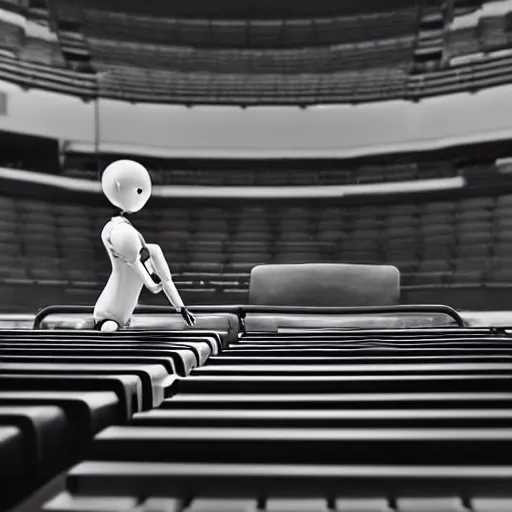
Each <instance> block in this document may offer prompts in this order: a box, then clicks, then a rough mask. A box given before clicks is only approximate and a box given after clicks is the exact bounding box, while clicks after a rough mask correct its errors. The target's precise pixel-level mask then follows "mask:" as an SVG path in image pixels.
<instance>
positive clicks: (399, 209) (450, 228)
mask: <svg viewBox="0 0 512 512" xmlns="http://www.w3.org/2000/svg"><path fill="white" fill-rule="evenodd" d="M111 214H112V212H111V210H109V209H108V208H100V207H93V206H85V205H78V204H77V205H70V204H61V203H56V204H52V203H50V202H48V201H35V200H22V199H14V198H7V197H3V198H2V199H1V200H0V226H1V231H0V278H3V279H11V280H12V279H18V280H19V279H21V280H43V281H63V282H88V283H93V284H95V286H96V287H97V288H98V287H99V286H101V284H102V283H104V282H105V280H106V279H107V277H108V275H109V272H110V263H109V261H108V258H107V256H106V253H105V250H104V248H103V247H102V245H101V242H100V233H101V229H102V228H103V226H104V224H105V223H106V222H107V221H108V219H109V218H110V216H111ZM132 221H133V222H134V224H135V226H137V227H138V228H139V229H140V230H141V232H142V233H143V234H144V236H145V237H146V239H147V240H148V241H151V242H155V243H158V244H160V245H161V247H162V249H163V250H164V252H165V254H166V256H167V258H168V260H169V262H170V266H171V270H172V271H173V272H174V273H175V274H176V275H178V276H179V275H180V274H182V275H186V273H191V272H192V273H195V274H199V275H196V276H195V277H192V276H190V274H189V275H188V277H186V278H183V279H182V277H177V280H178V281H179V282H180V283H182V284H180V286H182V285H183V286H185V287H187V288H195V287H199V288H204V287H207V288H208V287H209V288H211V287H212V286H213V287H215V288H221V289H223V288H229V287H237V288H239V287H242V288H244V287H245V288H246V284H247V279H246V277H245V278H244V277H243V276H244V275H245V276H247V275H248V273H249V272H250V270H251V269H252V268H253V267H254V266H255V265H258V264H261V263H271V262H276V263H299V262H322V261H323V262H329V261H335V262H336V261H338V262H339V261H345V262H353V263H389V264H393V265H396V266H398V268H399V269H400V270H401V271H402V272H403V274H404V280H403V284H405V285H408V284H418V285H419V284H433V283H470V284H476V283H484V282H494V283H499V282H503V283H506V282H508V283H510V282H511V281H512V273H511V271H510V269H511V268H512V262H511V258H512V196H511V195H501V196H497V197H490V196H489V197H470V198H465V199H460V200H452V201H427V202H415V203H405V204H391V205H389V204H380V205H365V206H353V205H352V206H350V205H346V206H338V207H322V208H321V207H318V206H309V207H307V206H302V207H297V206H288V207H287V206H285V205H282V204H281V205H279V206H277V205H275V204H272V203H268V204H266V205H261V206H249V205H247V206H245V207H239V208H237V209H233V208H231V207H230V206H229V205H226V204H225V203H224V204H223V205H219V206H218V207H217V208H214V207H201V206H198V205H195V204H194V205H191V206H190V207H185V206H183V207H171V208H161V207H152V208H147V209H145V210H144V211H143V212H140V213H139V214H137V215H136V216H134V218H133V219H132ZM205 273H206V274H210V276H206V277H205V276H202V274H205ZM233 274H237V275H241V276H242V277H238V278H234V277H233ZM222 275H227V276H228V277H226V278H221V277H220V276H222ZM233 282H236V283H238V284H233ZM211 283H216V284H214V285H212V284H211Z"/></svg>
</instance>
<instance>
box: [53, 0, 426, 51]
mask: <svg viewBox="0 0 512 512" xmlns="http://www.w3.org/2000/svg"><path fill="white" fill-rule="evenodd" d="M57 3H58V2H57ZM62 7H63V8H65V7H64V6H62ZM57 8H59V9H60V5H59V6H58V7H57ZM83 19H84V32H85V34H86V35H87V36H88V37H91V38H100V39H114V40H116V41H130V42H134V41H138V42H145V43H153V44H169V45H181V46H184V47H186V46H192V47H196V48H200V47H207V48H245V47H250V48H283V47H295V48H297V47H312V46H324V45H334V44H342V43H355V42H358V41H368V40H374V39H391V38H396V37H401V36H408V35H411V34H413V33H414V32H415V30H416V24H417V13H416V10H415V9H412V8H408V7H405V8H403V9H397V10H394V11H389V12H375V13H368V14H360V15H358V16H348V15H347V16H338V17H324V18H309V19H300V18H299V19H296V18H293V19H286V20H283V19H275V20H272V19H270V20H265V19H243V20H237V19H229V20H224V19H218V18H215V19H200V18H193V19H191V18H161V17H152V16H147V15H146V16H144V15H133V14H131V15H130V14H127V13H125V12H111V11H97V10H94V9H86V10H85V11H84V12H83Z"/></svg>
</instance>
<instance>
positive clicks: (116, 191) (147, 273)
mask: <svg viewBox="0 0 512 512" xmlns="http://www.w3.org/2000/svg"><path fill="white" fill-rule="evenodd" d="M101 186H102V188H103V193H104V194H105V196H106V197H107V199H108V200H109V201H110V202H111V203H112V204H113V205H114V206H115V207H116V208H118V209H119V214H118V215H117V216H115V217H112V219H110V221H109V222H107V224H106V225H105V227H104V228H103V231H102V233H101V240H102V242H103V245H104V246H105V249H106V250H107V253H108V256H109V258H110V261H111V263H112V273H111V275H110V278H109V280H108V282H107V284H106V286H105V288H104V290H103V292H102V293H101V295H100V296H99V298H98V300H97V302H96V305H95V307H94V324H95V328H96V329H98V330H101V331H102V332H114V331H117V330H118V329H120V328H125V327H128V326H129V324H130V320H131V317H132V314H133V311H134V309H135V306H137V303H138V301H139V297H140V293H141V291H142V288H143V286H145V287H146V288H147V289H148V290H149V291H150V292H152V293H154V294H157V293H160V292H161V291H163V292H164V293H165V295H166V296H167V298H168V299H169V302H170V303H171V304H172V305H173V306H174V307H175V308H176V311H177V312H178V313H180V314H181V316H182V317H183V319H184V320H185V322H186V323H187V324H188V325H189V326H193V325H194V324H195V318H194V316H193V315H192V313H190V312H189V311H188V310H187V308H186V307H185V305H184V304H183V301H182V300H181V297H180V295H179V293H178V290H177V289H176V286H175V285H174V283H173V280H172V277H171V272H170V270H169V266H168V265H167V262H166V260H165V257H164V254H163V252H162V249H161V248H160V246H159V245H156V244H147V243H146V242H145V241H144V238H143V237H142V235H141V234H140V233H139V232H138V231H137V229H135V227H134V226H133V225H132V224H131V223H130V221H129V220H128V219H127V218H126V215H128V214H130V213H136V212H138V211H140V210H142V208H143V207H144V205H145V204H146V202H147V201H148V199H149V198H150V196H151V178H150V176H149V173H148V171H147V170H146V168H145V167H143V166H142V165H141V164H139V163H137V162H134V161H132V160H118V161H117V162H114V163H112V164H110V165H109V166H108V167H107V168H106V169H105V171H104V172H103V175H102V178H101Z"/></svg>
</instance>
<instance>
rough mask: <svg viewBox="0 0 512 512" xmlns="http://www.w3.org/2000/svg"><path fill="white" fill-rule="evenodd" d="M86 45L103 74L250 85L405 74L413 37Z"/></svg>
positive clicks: (103, 41)
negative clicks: (302, 44)
mask: <svg viewBox="0 0 512 512" xmlns="http://www.w3.org/2000/svg"><path fill="white" fill-rule="evenodd" d="M89 44H90V51H91V54H92V56H93V58H94V59H95V62H98V64H102V66H103V67H104V69H105V71H106V70H108V66H110V65H113V66H130V67H131V66H134V67H139V68H143V69H155V70H156V69H164V70H165V69H168V70H172V71H179V72H182V73H195V72H197V73H205V74H208V75H210V74H211V75H214V76H213V77H212V78H213V79H214V80H215V75H217V74H220V75H222V74H224V73H228V74H233V75H238V74H241V75H245V76H247V77H248V78H247V79H248V80H250V79H251V78H250V77H251V75H252V74H283V75H286V74H293V73H294V74H301V73H309V74H315V73H337V72H342V71H351V70H359V69H367V68H379V67H380V68H387V67H389V68H399V69H404V70H407V69H409V68H410V66H411V55H412V47H413V44H414V37H412V36H406V37H403V38H401V39H387V40H379V41H375V42H372V41H370V42H364V43H355V44H352V45H332V46H328V47H311V48H300V49H295V48H293V49H280V50H270V49H265V50H262V49H257V50H254V49H229V50H225V49H220V50H219V49H215V50H213V49H204V50H203V49H200V48H189V47H180V46H168V45H151V44H143V43H136V42H130V43H128V42H124V41H115V40H113V39H96V38H89ZM105 66H107V67H105ZM184 78H185V79H187V76H186V75H185V76H184ZM190 78H192V77H190Z"/></svg>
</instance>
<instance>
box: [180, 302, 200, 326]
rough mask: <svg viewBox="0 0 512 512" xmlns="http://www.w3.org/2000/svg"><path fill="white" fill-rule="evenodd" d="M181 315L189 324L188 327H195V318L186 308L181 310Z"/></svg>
mask: <svg viewBox="0 0 512 512" xmlns="http://www.w3.org/2000/svg"><path fill="white" fill-rule="evenodd" d="M179 313H180V314H181V316H182V317H183V320H185V322H186V323H187V325H188V326H189V327H193V326H194V325H195V323H196V318H195V316H194V315H193V314H192V313H191V312H190V311H189V310H188V309H187V308H186V307H185V306H182V307H181V308H180V309H179Z"/></svg>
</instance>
